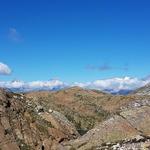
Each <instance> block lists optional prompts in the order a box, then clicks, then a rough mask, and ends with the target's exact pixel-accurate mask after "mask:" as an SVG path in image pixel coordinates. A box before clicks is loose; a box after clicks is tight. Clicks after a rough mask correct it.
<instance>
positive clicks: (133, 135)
mask: <svg viewBox="0 0 150 150" xmlns="http://www.w3.org/2000/svg"><path fill="white" fill-rule="evenodd" d="M149 127H150V107H145V106H144V107H141V108H135V109H134V110H128V111H125V112H122V113H121V114H120V115H115V116H113V117H111V118H110V119H108V120H106V121H104V122H103V123H100V124H99V125H98V126H96V127H95V128H94V129H92V130H90V131H88V132H87V133H86V134H85V135H84V136H82V137H80V138H78V139H76V140H72V141H70V142H66V143H65V144H64V145H65V147H66V148H68V149H70V148H74V149H78V150H86V149H92V148H93V149H94V148H95V149H96V147H97V148H99V149H100V148H101V147H102V146H103V145H107V146H111V145H113V143H117V142H121V141H122V142H123V141H128V142H129V141H139V138H137V137H140V136H139V135H142V136H144V137H147V136H149V131H150V128H149ZM140 140H142V138H141V139H140Z"/></svg>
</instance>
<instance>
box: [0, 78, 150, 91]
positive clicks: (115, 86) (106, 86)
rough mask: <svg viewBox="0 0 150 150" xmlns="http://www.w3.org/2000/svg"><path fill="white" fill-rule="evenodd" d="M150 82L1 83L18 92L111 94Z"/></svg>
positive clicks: (129, 80) (121, 80) (125, 79)
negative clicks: (72, 89)
mask: <svg viewBox="0 0 150 150" xmlns="http://www.w3.org/2000/svg"><path fill="white" fill-rule="evenodd" d="M149 82H150V79H147V80H143V79H138V78H131V77H122V78H119V77H118V78H111V79H104V80H95V81H93V82H86V83H82V82H75V83H71V84H68V83H65V82H63V81H60V80H50V81H32V82H24V81H0V87H3V88H8V89H12V90H16V91H24V92H27V91H37V90H59V89H63V88H66V87H72V86H79V87H82V88H87V89H97V90H101V91H110V92H111V93H115V92H119V91H121V90H134V89H136V88H139V87H142V86H144V85H146V84H148V83H149Z"/></svg>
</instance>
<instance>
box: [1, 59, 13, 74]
mask: <svg viewBox="0 0 150 150" xmlns="http://www.w3.org/2000/svg"><path fill="white" fill-rule="evenodd" d="M9 74H11V69H10V68H9V66H8V65H6V64H4V63H2V62H0V75H9Z"/></svg>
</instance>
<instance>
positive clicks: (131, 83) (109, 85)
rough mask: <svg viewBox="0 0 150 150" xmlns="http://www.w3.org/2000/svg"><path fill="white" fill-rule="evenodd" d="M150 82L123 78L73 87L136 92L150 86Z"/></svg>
mask: <svg viewBox="0 0 150 150" xmlns="http://www.w3.org/2000/svg"><path fill="white" fill-rule="evenodd" d="M149 82H150V80H142V79H138V78H131V77H123V78H111V79H104V80H96V81H93V82H87V83H78V82H76V83H74V84H73V86H80V87H83V88H91V89H98V90H113V92H118V91H120V90H134V89H136V88H139V87H142V86H144V85H146V84H148V83H149Z"/></svg>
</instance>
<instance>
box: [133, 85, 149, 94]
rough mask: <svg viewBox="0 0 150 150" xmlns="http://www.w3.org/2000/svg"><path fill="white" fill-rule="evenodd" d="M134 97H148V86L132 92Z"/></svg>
mask: <svg viewBox="0 0 150 150" xmlns="http://www.w3.org/2000/svg"><path fill="white" fill-rule="evenodd" d="M133 94H136V95H150V84H148V85H146V86H144V87H141V88H139V89H137V90H135V91H134V92H133Z"/></svg>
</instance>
